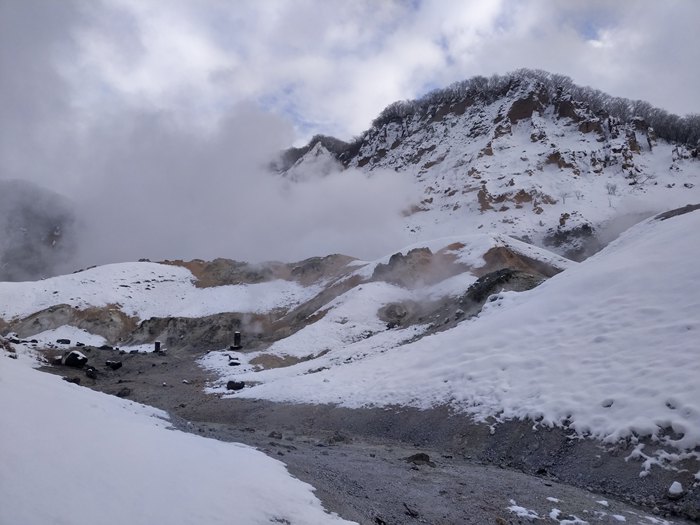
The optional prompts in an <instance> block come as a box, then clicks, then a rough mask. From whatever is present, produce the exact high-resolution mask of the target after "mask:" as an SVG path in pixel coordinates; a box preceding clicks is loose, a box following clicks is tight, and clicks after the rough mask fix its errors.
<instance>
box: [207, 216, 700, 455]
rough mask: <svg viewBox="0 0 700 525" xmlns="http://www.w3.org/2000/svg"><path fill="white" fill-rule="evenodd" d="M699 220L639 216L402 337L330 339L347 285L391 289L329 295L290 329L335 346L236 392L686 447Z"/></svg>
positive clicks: (348, 299)
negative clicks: (522, 422) (439, 322)
mask: <svg viewBox="0 0 700 525" xmlns="http://www.w3.org/2000/svg"><path fill="white" fill-rule="evenodd" d="M698 231H700V211H695V212H691V213H687V214H684V215H680V216H678V217H673V218H670V219H667V220H663V221H660V220H656V219H652V220H649V221H646V222H644V223H642V224H640V225H638V226H636V227H635V228H633V229H631V230H630V231H629V232H627V233H626V234H624V235H623V236H622V237H621V238H620V239H619V240H618V241H616V242H614V243H613V244H611V245H610V246H608V247H607V248H606V249H604V250H603V251H601V252H600V253H598V254H597V255H595V256H593V257H591V258H590V259H588V260H586V261H584V262H583V263H580V264H579V265H576V266H574V267H571V268H569V269H568V270H566V271H564V272H562V273H561V274H559V275H557V276H555V277H553V278H551V279H550V280H548V281H547V282H545V283H544V284H542V285H541V286H539V287H537V288H535V289H533V290H531V291H529V292H522V293H514V292H508V293H502V294H500V295H498V296H496V297H495V298H494V300H493V301H492V302H490V303H487V307H486V308H485V309H484V310H483V311H482V313H481V314H480V315H479V316H478V317H477V318H475V319H472V320H467V321H463V322H462V323H460V324H458V325H457V326H456V327H455V328H453V329H451V330H448V331H445V332H442V333H438V334H436V335H432V336H428V337H424V338H422V339H420V340H418V341H416V342H414V343H410V344H403V345H400V344H399V341H400V339H402V338H403V339H409V338H410V337H411V336H412V335H413V332H411V331H393V332H392V331H389V332H383V333H382V334H381V337H382V339H381V340H380V342H381V343H382V344H378V343H377V342H378V339H377V336H374V337H368V338H366V339H364V338H361V337H359V338H354V339H350V340H346V341H344V340H342V338H341V337H337V336H335V335H334V334H335V333H337V332H338V330H337V329H335V330H334V329H332V327H333V326H336V327H337V326H340V325H338V323H342V316H340V317H339V315H340V313H339V312H344V310H343V308H346V309H352V308H353V307H354V306H353V305H355V304H357V303H356V299H357V296H356V295H354V294H359V293H364V299H363V301H360V303H362V302H364V303H365V304H369V307H368V308H367V310H369V311H376V308H377V305H378V304H379V303H381V302H382V300H383V301H385V302H390V301H393V300H395V299H396V297H395V295H396V293H397V291H396V290H394V289H393V288H388V287H385V286H381V287H374V288H367V289H363V290H362V291H359V290H358V291H353V295H348V296H343V297H341V298H340V299H339V302H341V303H342V308H341V307H339V308H338V309H337V312H338V313H337V314H335V315H330V316H329V315H327V316H326V317H327V318H328V319H326V318H324V319H322V320H321V321H318V322H317V323H316V324H317V325H318V328H315V325H311V326H309V327H308V328H307V329H305V330H303V331H301V332H298V333H297V334H295V335H294V336H292V337H293V338H294V347H296V348H305V347H309V348H317V349H320V348H321V347H322V346H324V345H326V344H328V343H327V342H325V341H324V342H323V343H322V344H321V345H319V344H318V342H319V335H318V332H319V331H320V332H322V333H323V335H324V337H328V338H334V339H333V342H332V344H333V345H335V346H336V347H340V348H342V351H341V352H337V351H336V350H334V352H332V353H329V354H328V355H326V356H322V357H321V358H320V359H314V360H312V361H309V362H306V363H301V364H299V365H296V366H293V367H288V368H284V369H277V370H271V371H263V372H252V371H250V370H248V371H245V370H241V373H242V375H241V377H242V378H245V379H246V380H249V381H262V384H260V385H257V386H253V387H251V388H248V389H245V390H244V391H242V392H239V393H237V394H235V395H238V396H245V397H255V398H265V399H272V400H279V401H282V400H285V401H296V402H313V403H338V404H341V405H344V406H349V407H361V406H372V405H387V406H388V405H395V404H400V405H409V406H415V407H422V408H427V407H431V406H436V405H441V404H449V405H451V406H453V407H454V409H455V410H457V411H463V412H467V413H469V414H472V415H473V416H474V417H476V418H477V419H480V420H490V419H491V418H495V419H496V420H503V419H508V418H531V419H532V420H534V421H537V422H539V423H541V424H543V425H559V424H568V425H570V427H571V428H573V429H575V430H577V431H579V432H581V433H582V434H587V435H591V436H595V437H597V438H601V439H604V440H610V441H615V440H617V439H620V438H625V437H632V436H639V435H651V436H654V437H658V438H662V439H663V440H664V441H665V442H667V443H668V444H670V445H673V446H675V447H677V448H679V449H693V448H695V447H698V446H700V382H699V381H698V377H700V346H698V331H699V330H700V265H698V264H697V261H698V258H699V257H700V245H698V243H696V242H692V239H695V238H697V232H698ZM403 293H406V292H405V291H404V292H403ZM370 299H371V301H370ZM365 313H366V312H365ZM344 315H347V313H345V314H344ZM347 318H348V319H350V320H351V321H354V320H355V319H357V318H360V317H359V316H354V317H353V316H349V315H348V316H347ZM324 322H325V323H326V324H325V327H324V328H323V329H322V328H321V327H322V326H324V325H323V323H324ZM334 323H335V325H334ZM367 326H369V327H370V328H369V329H373V327H372V326H371V320H368V321H367ZM411 330H414V331H415V330H420V327H412V328H411ZM388 334H391V337H389V335H388ZM278 348H279V349H284V348H286V342H285V340H283V341H280V342H279V343H278ZM333 355H339V356H342V359H334V358H331V356H333ZM210 359H211V358H210ZM210 364H211V363H210ZM221 371H222V373H225V374H226V377H230V375H231V372H230V370H226V367H221ZM310 372H314V373H310Z"/></svg>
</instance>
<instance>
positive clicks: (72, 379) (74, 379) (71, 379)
mask: <svg viewBox="0 0 700 525" xmlns="http://www.w3.org/2000/svg"><path fill="white" fill-rule="evenodd" d="M63 380H64V381H68V382H69V383H73V384H74V385H79V384H80V378H79V377H64V378H63Z"/></svg>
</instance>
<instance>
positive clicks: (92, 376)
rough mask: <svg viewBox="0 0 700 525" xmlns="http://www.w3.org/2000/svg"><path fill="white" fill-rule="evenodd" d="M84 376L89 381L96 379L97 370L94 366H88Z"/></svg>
mask: <svg viewBox="0 0 700 525" xmlns="http://www.w3.org/2000/svg"><path fill="white" fill-rule="evenodd" d="M85 375H86V376H87V377H89V378H90V379H97V369H96V368H95V367H94V366H88V367H87V368H86V369H85Z"/></svg>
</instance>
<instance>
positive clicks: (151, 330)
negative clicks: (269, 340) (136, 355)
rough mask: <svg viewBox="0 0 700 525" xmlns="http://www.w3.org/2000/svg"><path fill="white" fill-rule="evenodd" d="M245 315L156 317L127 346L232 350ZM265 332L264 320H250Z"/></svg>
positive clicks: (135, 334)
mask: <svg viewBox="0 0 700 525" xmlns="http://www.w3.org/2000/svg"><path fill="white" fill-rule="evenodd" d="M243 317H244V316H243V315H242V314H235V313H231V314H228V313H227V314H217V315H210V316H208V317H201V318H192V317H166V318H162V317H153V318H151V319H148V320H146V321H143V322H142V323H141V324H140V325H139V326H138V328H137V329H136V330H135V331H134V332H133V333H132V334H131V335H130V336H129V338H128V340H127V344H144V343H152V342H153V341H155V340H160V341H162V342H163V345H164V346H165V347H167V348H183V347H188V348H191V349H192V350H196V351H200V350H209V349H219V348H225V347H227V346H229V344H230V343H231V342H232V341H233V333H234V332H235V331H236V330H239V331H240V330H241V329H242V326H243V324H244V323H243ZM246 318H248V319H250V320H251V322H257V323H259V324H260V330H262V329H263V327H264V325H265V324H267V323H266V322H265V319H264V316H250V315H247V316H246Z"/></svg>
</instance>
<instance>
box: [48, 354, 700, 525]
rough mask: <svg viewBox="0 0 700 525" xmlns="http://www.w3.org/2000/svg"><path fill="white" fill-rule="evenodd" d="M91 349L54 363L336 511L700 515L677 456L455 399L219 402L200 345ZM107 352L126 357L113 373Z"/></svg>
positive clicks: (580, 518)
mask: <svg viewBox="0 0 700 525" xmlns="http://www.w3.org/2000/svg"><path fill="white" fill-rule="evenodd" d="M82 350H83V351H84V352H85V354H86V355H87V356H88V359H89V362H88V364H92V365H93V366H95V368H96V370H95V373H90V375H92V376H93V377H92V378H90V377H87V375H86V371H85V370H84V369H83V370H77V369H72V368H68V367H65V366H50V367H45V370H46V371H48V372H51V373H55V374H59V375H61V376H64V377H66V378H67V379H72V380H79V381H80V384H81V385H82V386H85V387H88V388H93V389H95V390H99V391H102V392H106V393H109V394H114V395H119V396H121V397H126V398H128V399H132V400H134V401H138V402H142V403H146V404H149V405H152V406H156V407H158V408H162V409H164V410H166V411H168V412H169V413H170V414H171V417H172V420H173V423H174V426H175V427H177V428H179V429H182V430H186V431H189V432H193V433H198V434H201V435H204V436H206V437H211V438H215V439H221V440H226V441H236V442H242V443H246V444H249V445H251V446H254V447H257V448H259V449H261V450H263V451H265V452H267V453H268V454H270V455H272V456H273V457H278V458H279V459H280V460H281V461H283V462H285V463H286V464H287V465H288V467H289V470H290V471H291V472H292V473H293V474H294V475H295V476H297V477H298V478H300V479H302V480H304V481H307V482H309V483H311V484H312V485H313V486H315V487H316V488H317V494H318V496H319V498H320V499H321V500H322V501H323V502H324V504H325V506H326V508H328V509H330V510H332V511H335V512H337V513H339V514H340V515H341V516H343V517H344V518H346V519H351V520H355V521H357V522H359V523H362V524H375V525H376V524H402V523H431V524H454V523H495V524H509V523H513V524H515V523H529V522H532V521H542V522H545V523H565V524H575V523H584V522H589V523H591V524H593V523H621V522H623V520H622V518H624V520H625V521H624V522H626V523H644V524H650V523H671V522H672V523H691V521H695V522H698V521H700V492H699V491H698V488H697V487H696V488H691V487H692V483H693V479H692V474H693V473H694V472H697V470H698V468H697V463H694V464H691V463H690V461H688V462H687V464H679V465H678V466H679V467H681V468H683V467H686V468H688V469H689V470H687V471H685V472H677V471H671V470H664V469H660V468H658V467H653V468H652V470H651V474H650V475H648V476H646V477H640V476H639V474H640V472H641V470H642V464H641V463H640V461H638V460H628V459H627V457H628V456H629V455H630V453H631V452H632V451H633V449H634V447H633V446H632V445H631V444H620V445H618V446H614V447H613V446H603V445H602V444H600V443H597V442H594V441H592V440H582V439H577V438H576V437H575V436H573V435H572V434H571V433H569V432H567V431H566V430H565V429H539V430H537V431H534V430H533V429H532V422H514V421H511V422H505V423H501V424H498V425H496V426H494V427H490V426H489V425H486V424H475V423H473V422H471V421H469V419H468V418H466V417H465V416H461V415H455V414H451V413H450V412H449V411H448V410H447V409H445V408H442V409H434V410H429V411H418V410H412V409H405V408H398V407H397V408H392V409H363V410H350V409H344V408H339V407H334V406H317V405H287V404H279V403H270V402H265V401H255V400H247V399H236V398H235V397H234V398H233V399H221V398H219V397H218V396H214V395H207V394H205V393H204V392H203V388H204V386H205V385H206V384H207V382H208V381H210V380H212V379H214V378H213V377H211V376H209V375H208V373H207V372H206V371H204V370H202V369H201V368H200V367H199V366H197V365H196V363H195V360H196V359H197V358H198V357H199V355H198V354H196V353H193V352H191V351H186V350H184V349H183V350H175V351H168V352H167V353H165V354H164V355H158V354H121V355H120V354H119V353H118V352H116V351H114V350H100V349H94V348H89V347H88V348H83V349H82ZM107 360H118V361H121V363H122V366H121V368H119V369H117V370H112V369H110V368H108V367H106V366H105V362H106V361H107ZM650 447H651V445H650V444H648V445H647V448H645V449H644V451H645V452H646V453H649V451H650V449H651V448H650ZM674 481H679V482H681V484H682V486H683V488H684V490H685V492H684V493H683V494H682V496H681V497H680V498H679V499H671V497H670V496H669V494H668V488H669V487H670V486H671V484H672V483H673V482H674ZM535 515H536V516H537V518H536V517H535ZM655 520H656V521H655ZM686 520H691V521H686Z"/></svg>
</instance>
